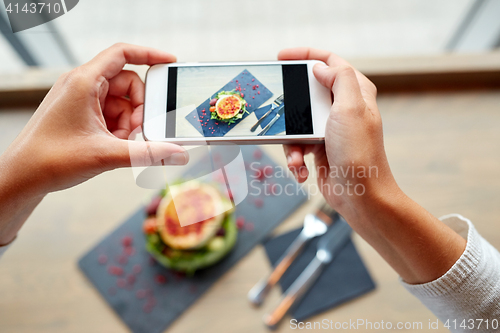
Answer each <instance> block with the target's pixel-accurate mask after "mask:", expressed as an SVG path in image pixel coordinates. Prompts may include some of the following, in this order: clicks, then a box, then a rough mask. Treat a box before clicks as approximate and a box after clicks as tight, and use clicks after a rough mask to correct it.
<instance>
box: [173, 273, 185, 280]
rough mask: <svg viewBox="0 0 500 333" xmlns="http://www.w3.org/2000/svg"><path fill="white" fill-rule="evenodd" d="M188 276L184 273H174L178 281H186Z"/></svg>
mask: <svg viewBox="0 0 500 333" xmlns="http://www.w3.org/2000/svg"><path fill="white" fill-rule="evenodd" d="M185 275H186V274H184V273H182V272H174V276H175V279H176V280H177V281H180V280H182V279H184V277H185Z"/></svg>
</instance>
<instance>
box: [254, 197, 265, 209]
mask: <svg viewBox="0 0 500 333" xmlns="http://www.w3.org/2000/svg"><path fill="white" fill-rule="evenodd" d="M254 203H255V207H257V208H261V207H262V206H264V200H262V199H260V198H257V199H255V202H254Z"/></svg>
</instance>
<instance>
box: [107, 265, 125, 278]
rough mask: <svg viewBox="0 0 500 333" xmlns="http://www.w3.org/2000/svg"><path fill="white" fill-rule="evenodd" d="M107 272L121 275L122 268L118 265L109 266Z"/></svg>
mask: <svg viewBox="0 0 500 333" xmlns="http://www.w3.org/2000/svg"><path fill="white" fill-rule="evenodd" d="M108 273H109V274H111V275H116V276H120V275H123V269H122V268H121V267H118V266H109V267H108Z"/></svg>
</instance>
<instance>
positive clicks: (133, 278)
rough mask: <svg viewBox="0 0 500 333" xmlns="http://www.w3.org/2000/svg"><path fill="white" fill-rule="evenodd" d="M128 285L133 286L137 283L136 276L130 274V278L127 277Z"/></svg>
mask: <svg viewBox="0 0 500 333" xmlns="http://www.w3.org/2000/svg"><path fill="white" fill-rule="evenodd" d="M127 283H128V284H130V285H132V284H134V283H135V275H133V274H130V275H129V276H127Z"/></svg>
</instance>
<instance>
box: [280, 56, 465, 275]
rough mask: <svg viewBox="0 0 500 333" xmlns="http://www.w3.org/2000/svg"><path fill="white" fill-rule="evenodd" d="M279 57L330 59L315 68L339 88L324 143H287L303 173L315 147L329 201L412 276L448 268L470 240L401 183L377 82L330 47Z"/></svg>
mask: <svg viewBox="0 0 500 333" xmlns="http://www.w3.org/2000/svg"><path fill="white" fill-rule="evenodd" d="M278 57H279V59H280V60H305V59H315V60H321V61H323V62H325V63H326V64H327V65H328V66H325V65H323V66H321V65H320V64H318V65H316V66H315V67H314V75H315V76H316V78H317V79H318V81H319V82H320V83H321V84H323V85H324V86H325V87H327V88H329V89H331V90H332V93H333V99H334V101H333V105H332V109H331V111H330V114H329V116H328V119H327V122H326V131H325V144H324V145H289V146H285V147H284V148H285V154H286V155H287V160H288V166H289V168H290V169H291V170H292V171H294V172H295V174H296V177H297V179H298V181H299V182H303V181H305V180H306V179H307V177H308V175H309V171H308V170H307V168H306V166H305V163H304V155H306V154H308V153H313V154H314V157H315V164H316V170H317V177H318V186H319V188H320V191H321V192H322V194H323V196H324V197H325V199H326V200H327V202H328V203H329V204H330V205H331V206H332V207H333V208H334V209H336V210H337V211H338V212H339V213H340V214H341V215H342V216H343V217H344V218H345V219H346V220H347V222H348V223H349V224H350V225H351V226H352V228H353V229H354V230H355V231H356V232H357V233H358V234H359V235H360V236H361V237H363V238H364V239H365V240H366V241H367V242H368V243H369V244H370V245H372V246H373V247H374V248H375V249H376V250H377V252H379V253H380V255H381V256H382V257H383V258H384V259H385V260H386V261H387V262H388V263H389V264H390V265H391V266H392V267H393V268H394V269H395V270H396V271H397V272H398V273H399V274H400V276H401V277H402V278H403V279H404V280H405V281H406V282H408V283H424V282H429V281H432V280H435V279H437V278H438V277H440V276H442V275H443V274H444V273H445V272H446V271H447V270H448V269H449V268H450V267H451V266H452V265H453V264H454V263H455V262H456V261H457V259H458V258H459V257H460V255H461V254H462V253H463V251H464V249H465V245H466V244H465V243H466V242H465V240H464V239H463V238H461V237H460V236H459V235H458V234H457V233H455V232H454V231H453V230H451V229H450V228H449V227H447V226H445V225H444V224H443V223H441V222H440V221H439V220H438V219H436V218H435V217H434V216H432V215H431V214H430V213H429V212H427V211H426V210H425V209H423V208H422V207H420V206H419V205H418V204H417V203H416V202H414V201H412V200H411V199H410V198H408V197H407V196H406V195H405V194H404V193H403V192H402V191H401V190H400V189H399V187H398V185H397V184H396V181H395V180H394V177H393V175H392V173H391V170H390V168H389V163H388V161H387V157H386V154H385V150H384V141H383V136H382V121H381V118H380V114H379V111H378V108H377V103H376V95H377V91H376V88H375V86H374V85H373V83H372V82H370V81H369V80H368V79H367V78H366V77H365V76H364V75H363V74H361V73H360V72H358V71H357V70H355V69H354V68H352V67H351V66H350V65H349V63H347V62H346V61H345V60H343V59H341V58H340V57H338V56H336V55H335V54H333V53H330V52H326V51H320V50H315V49H307V48H297V49H289V50H283V51H281V52H280V54H279V56H278ZM353 170H354V173H353ZM370 170H371V171H370ZM363 171H364V172H363ZM349 190H350V191H349Z"/></svg>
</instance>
